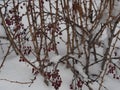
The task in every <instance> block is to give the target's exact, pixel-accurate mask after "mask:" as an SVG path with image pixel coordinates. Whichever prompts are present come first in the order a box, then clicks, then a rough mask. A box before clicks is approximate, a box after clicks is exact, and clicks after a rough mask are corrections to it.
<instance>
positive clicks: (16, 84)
mask: <svg viewBox="0 0 120 90" xmlns="http://www.w3.org/2000/svg"><path fill="white" fill-rule="evenodd" d="M116 9H117V10H118V12H119V10H120V9H118V7H116ZM22 12H24V10H23V11H22ZM104 14H106V13H104ZM114 14H115V15H116V14H117V13H114ZM24 18H25V17H24ZM104 18H105V17H103V18H102V19H103V20H102V19H101V22H105V21H106V19H104ZM25 24H27V23H26V22H25ZM97 29H98V28H97ZM97 32H98V31H97ZM97 32H94V33H97ZM104 34H105V35H106V33H104ZM105 35H103V36H105ZM0 36H6V35H5V33H4V29H3V27H2V26H1V25H0ZM63 36H64V39H66V33H64V34H63ZM108 37H109V36H108ZM104 38H105V37H104ZM8 43H9V42H8V41H6V40H3V39H1V40H0V44H1V45H0V64H1V63H2V61H3V59H4V57H5V54H6V52H7V50H8V46H9V44H8ZM103 43H106V42H105V41H104V42H103ZM63 44H64V43H63V42H61V43H60V44H59V45H58V49H59V53H60V55H55V54H52V52H51V55H50V60H51V62H54V63H57V61H58V60H59V59H60V58H62V56H64V55H65V52H66V51H65V50H66V47H64V45H63ZM106 46H107V45H106ZM118 46H120V44H119V43H118ZM102 51H103V50H102V49H101V48H100V50H98V52H99V53H101V52H102ZM29 58H30V59H34V58H33V57H29ZM75 68H76V69H77V70H78V71H79V73H80V74H81V75H83V77H84V80H87V78H88V77H87V76H86V74H85V73H84V71H83V68H82V65H80V66H79V67H77V66H76V67H75ZM99 68H100V66H99V65H97V64H96V65H94V66H93V67H90V72H91V73H98V72H99V71H98V70H99ZM59 70H60V76H61V78H62V85H61V87H60V88H59V90H70V87H69V85H70V84H71V81H72V78H73V73H72V72H71V70H69V69H67V68H66V66H65V65H64V64H60V65H59ZM119 77H120V76H119ZM33 79H34V75H33V73H32V69H31V66H29V65H28V64H27V63H24V62H19V56H16V55H15V53H14V52H12V53H11V54H10V55H9V56H7V58H6V60H5V63H4V65H3V67H2V68H1V69H0V90H55V89H54V87H52V86H51V85H50V86H46V84H45V83H44V78H43V77H42V76H40V75H38V76H37V78H36V80H34V82H33V83H32V84H31V81H32V80H33ZM103 80H104V83H103V86H104V87H103V88H101V90H120V79H114V78H112V77H111V75H106V76H105V78H104V79H103ZM90 86H91V87H92V88H93V90H98V88H99V86H100V82H99V81H98V82H97V81H95V82H93V83H91V84H90ZM82 90H89V89H88V88H87V87H86V86H85V85H83V87H82Z"/></svg>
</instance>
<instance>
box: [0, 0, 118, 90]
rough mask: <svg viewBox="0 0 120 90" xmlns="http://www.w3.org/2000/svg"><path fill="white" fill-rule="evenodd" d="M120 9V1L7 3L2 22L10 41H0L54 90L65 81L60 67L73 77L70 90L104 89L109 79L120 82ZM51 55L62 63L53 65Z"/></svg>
mask: <svg viewBox="0 0 120 90" xmlns="http://www.w3.org/2000/svg"><path fill="white" fill-rule="evenodd" d="M119 5H120V1H119V0H109V1H108V0H97V1H95V0H3V1H1V3H0V18H1V26H3V28H4V32H5V34H6V36H0V39H5V40H8V41H9V48H8V52H9V51H10V50H11V49H10V48H12V49H13V50H14V52H15V53H16V55H19V57H20V59H19V61H20V62H25V63H27V64H29V65H30V66H31V67H32V70H31V71H32V73H33V74H34V75H35V77H36V76H37V75H38V74H40V75H41V76H43V77H44V82H45V83H46V84H47V85H48V83H51V85H52V86H53V87H54V88H55V90H58V89H59V87H60V86H61V84H62V82H63V81H62V78H61V76H60V74H59V66H60V65H61V64H62V65H64V66H66V68H69V70H71V72H72V73H73V78H71V84H70V89H71V90H81V89H82V87H83V85H85V86H87V87H88V88H89V89H90V90H92V87H91V86H90V84H92V83H93V82H98V81H99V82H98V84H99V90H101V88H102V87H104V85H103V81H104V77H105V76H106V75H109V76H111V77H113V78H114V79H118V80H119V78H120V71H119V69H120V67H119V64H120V54H119V53H120V52H119V51H120V44H119V43H120V35H119V33H120V23H119V22H120V10H119ZM61 48H62V49H63V50H64V51H62V50H61ZM53 54H55V55H61V58H60V59H59V60H56V61H53V60H51V59H50V57H51V55H53ZM7 55H8V53H7V54H6V56H5V58H6V57H7ZM29 57H34V58H35V59H34V60H31V59H30V58H29ZM4 62H5V59H4V60H3V63H2V64H1V66H0V68H2V67H3V64H4ZM36 63H37V64H36ZM96 66H98V67H99V68H96V69H95V67H96ZM92 69H95V72H93V70H92ZM35 79H36V78H35Z"/></svg>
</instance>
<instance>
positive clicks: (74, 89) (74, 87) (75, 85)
mask: <svg viewBox="0 0 120 90" xmlns="http://www.w3.org/2000/svg"><path fill="white" fill-rule="evenodd" d="M83 84H84V82H83V81H82V80H81V79H80V78H77V79H75V80H73V81H72V83H71V84H70V90H79V89H82V86H83Z"/></svg>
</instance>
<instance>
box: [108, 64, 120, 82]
mask: <svg viewBox="0 0 120 90" xmlns="http://www.w3.org/2000/svg"><path fill="white" fill-rule="evenodd" d="M107 74H112V77H113V78H114V79H118V80H119V79H120V75H118V74H117V68H116V66H115V65H113V64H109V66H108V72H107Z"/></svg>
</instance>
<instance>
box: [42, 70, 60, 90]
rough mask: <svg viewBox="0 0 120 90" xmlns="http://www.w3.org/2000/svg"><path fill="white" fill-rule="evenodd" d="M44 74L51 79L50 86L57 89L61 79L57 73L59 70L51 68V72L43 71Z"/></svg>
mask: <svg viewBox="0 0 120 90" xmlns="http://www.w3.org/2000/svg"><path fill="white" fill-rule="evenodd" d="M44 76H45V77H46V78H47V79H48V80H49V81H51V83H52V86H53V87H54V88H55V90H58V89H59V87H60V86H61V83H62V80H61V77H60V75H59V70H58V69H57V70H53V71H52V72H45V73H44Z"/></svg>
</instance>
